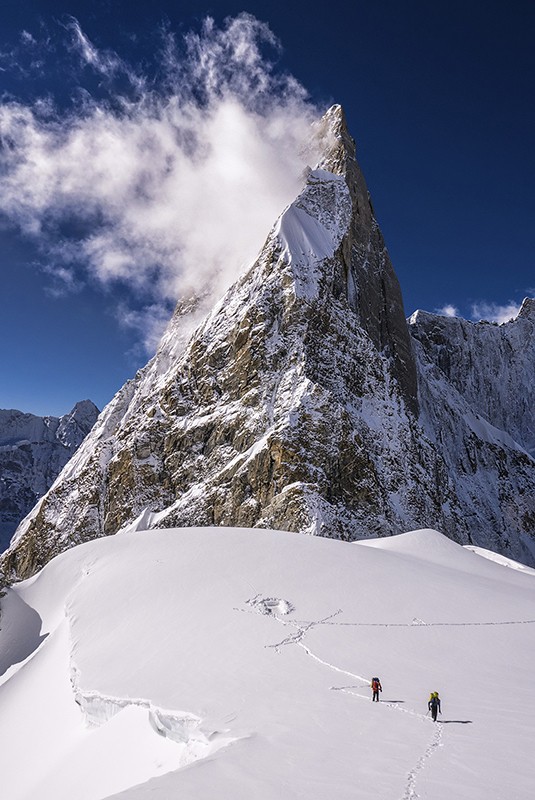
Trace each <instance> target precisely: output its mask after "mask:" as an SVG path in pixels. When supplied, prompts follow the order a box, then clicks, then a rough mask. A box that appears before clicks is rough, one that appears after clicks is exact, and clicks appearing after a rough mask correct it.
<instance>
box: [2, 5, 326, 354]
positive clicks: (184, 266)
mask: <svg viewBox="0 0 535 800" xmlns="http://www.w3.org/2000/svg"><path fill="white" fill-rule="evenodd" d="M66 27H67V30H68V33H69V36H70V43H69V48H70V50H71V52H75V53H76V54H77V56H78V57H79V59H80V60H81V62H82V64H85V65H86V67H89V68H90V69H92V70H93V71H94V72H95V74H97V75H99V76H104V77H105V78H107V79H110V81H111V79H113V77H114V76H116V75H117V74H119V73H120V74H121V75H122V76H123V77H124V76H126V77H127V79H128V89H129V93H123V94H115V95H114V96H110V97H107V98H106V100H102V99H98V100H97V99H95V98H94V97H93V96H91V95H90V94H88V93H87V92H85V93H83V94H80V98H79V101H78V103H77V105H76V106H75V108H74V110H73V109H71V110H69V111H68V112H64V113H60V112H58V111H55V110H54V105H53V103H51V102H50V100H49V99H48V100H47V99H42V100H40V101H38V102H37V103H34V104H33V105H31V106H30V105H28V104H24V103H22V102H20V101H15V100H10V101H5V102H3V103H2V104H0V143H1V146H0V170H1V173H2V176H3V177H2V184H3V185H2V193H1V195H0V213H2V214H3V215H4V216H5V217H7V218H8V219H9V220H10V221H11V222H13V223H15V224H16V225H18V226H19V228H20V229H21V230H22V231H23V232H24V233H25V234H26V235H28V236H31V237H33V238H34V239H35V241H37V242H38V244H39V246H40V247H41V248H42V251H43V253H44V254H46V255H48V257H49V260H50V263H53V264H54V265H57V267H48V269H49V271H52V272H54V271H55V272H56V277H57V278H58V280H61V281H62V283H63V285H64V286H65V287H66V288H68V287H69V285H70V284H72V285H76V286H78V285H79V281H80V272H81V271H82V273H83V274H85V275H86V278H88V279H90V280H93V281H96V282H97V283H99V284H101V285H102V286H107V287H110V286H113V285H114V284H115V283H117V282H119V283H121V284H123V285H124V286H127V287H128V288H129V290H130V291H131V292H132V293H133V295H135V296H136V307H138V308H139V300H140V298H142V299H143V306H144V310H143V309H142V311H141V312H139V310H138V311H137V312H136V313H135V314H134V313H131V314H129V313H128V312H127V311H125V310H124V309H123V310H122V311H121V315H122V317H123V319H125V320H126V321H127V322H128V324H131V325H135V324H136V321H138V322H139V325H140V327H141V328H143V329H146V328H147V325H146V320H147V317H150V319H151V320H154V321H156V322H155V325H152V324H151V325H149V326H148V328H149V330H150V333H149V335H148V336H147V337H146V343H147V346H148V347H149V349H150V348H152V347H153V346H154V338H155V335H154V331H155V329H158V330H159V329H160V328H161V319H162V316H163V315H164V314H167V313H168V308H169V302H170V301H171V300H172V301H176V300H177V299H179V298H181V297H183V296H187V295H189V294H191V293H195V292H206V291H207V287H210V291H211V292H212V296H213V297H215V296H216V295H218V294H220V293H221V292H222V291H223V289H224V288H226V287H227V286H228V285H229V284H230V283H231V282H232V280H234V279H235V278H236V277H237V276H238V275H239V273H240V271H241V270H242V269H243V268H244V266H245V265H247V263H249V262H250V261H251V260H252V259H253V258H254V257H255V255H256V253H257V252H258V250H259V249H260V247H261V245H262V244H263V241H264V239H265V237H266V235H267V233H268V231H269V227H270V226H271V224H272V223H273V222H274V221H275V218H276V217H277V216H278V214H279V213H280V212H281V211H282V209H283V208H284V206H285V205H286V204H287V203H288V202H289V201H290V200H291V199H293V197H294V195H295V194H296V192H297V191H298V189H299V185H300V176H301V174H302V171H303V169H304V167H305V166H306V164H307V163H309V162H310V161H312V162H313V161H314V159H315V156H314V155H313V154H311V153H310V152H307V150H306V147H307V144H308V145H309V146H310V140H311V123H312V121H313V120H314V119H316V118H317V111H316V110H315V109H314V108H312V107H311V106H310V104H308V103H307V100H306V97H305V92H304V90H303V88H302V87H301V86H300V85H299V84H298V83H297V81H295V79H293V78H292V77H291V76H284V75H282V76H281V75H279V74H277V73H276V72H275V70H274V68H273V67H272V65H271V64H270V62H269V61H268V60H267V59H266V58H265V57H264V55H263V52H264V49H265V47H266V46H269V47H271V48H272V49H273V48H275V50H276V49H277V48H278V43H277V41H276V39H275V38H274V36H273V34H272V33H271V31H270V30H269V28H268V27H267V26H266V25H264V24H263V23H260V22H258V21H257V20H256V19H255V18H253V17H252V16H251V15H249V14H245V13H244V14H240V15H239V16H238V17H236V18H235V19H230V20H227V22H226V23H225V26H224V27H223V28H221V29H218V28H216V26H215V25H214V23H213V21H212V20H210V19H208V20H206V21H205V23H204V24H203V27H202V31H201V32H200V33H198V34H193V33H190V34H188V35H187V36H186V37H185V42H184V43H178V44H177V42H176V41H175V38H174V37H173V36H172V35H171V34H169V33H168V32H166V33H164V47H163V50H162V53H161V69H165V74H164V75H163V77H162V76H161V75H160V77H159V81H158V83H156V82H153V83H152V84H150V83H149V81H148V79H147V77H146V76H144V75H142V74H141V73H139V72H138V71H136V70H135V69H134V68H133V67H131V66H129V65H128V64H126V63H125V62H124V61H123V60H122V59H121V58H120V57H119V56H117V55H116V54H115V53H112V52H109V51H106V52H105V53H102V52H100V51H99V50H98V49H97V48H96V47H95V45H94V44H92V43H91V42H90V41H89V39H88V37H87V36H86V35H85V34H84V33H83V31H82V30H81V28H80V26H79V24H78V22H77V21H76V20H72V21H71V22H70V23H69V24H68V25H67V26H66Z"/></svg>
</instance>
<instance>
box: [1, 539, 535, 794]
mask: <svg viewBox="0 0 535 800" xmlns="http://www.w3.org/2000/svg"><path fill="white" fill-rule="evenodd" d="M482 556H484V557H482ZM1 603H2V618H1V630H0V674H1V677H0V704H1V708H2V714H1V715H0V734H1V737H2V743H3V746H2V748H0V775H1V778H2V796H3V797H6V798H9V800H30V799H31V800H73V798H75V799H76V800H104V798H111V797H116V798H119V797H120V798H122V800H144V799H145V798H151V800H168V798H170V797H181V798H195V800H213V798H214V797H221V798H232V800H241V799H242V798H243V800H245V799H246V798H247V800H251V798H255V800H275V798H277V800H279V798H285V800H291V799H292V798H295V799H296V800H297V798H299V799H300V800H301V799H302V798H307V800H327V798H329V799H330V798H337V800H344V798H348V800H349V798H352V800H354V798H363V799H364V798H366V800H371V799H372V798H373V800H414V798H432V799H433V800H451V798H452V797H455V798H456V800H463V799H464V800H479V799H480V800H492V799H493V798H494V799H495V800H498V798H508V800H509V799H510V800H513V798H514V799H515V800H516V799H517V798H518V799H520V798H528V797H530V796H532V791H533V782H534V778H535V768H534V766H533V758H532V748H533V741H534V737H535V694H534V692H533V689H532V686H533V676H532V665H533V657H534V655H535V639H534V633H535V575H534V573H533V571H532V570H529V569H522V565H520V564H515V562H512V561H511V560H509V559H503V558H498V559H497V558H496V557H495V556H494V555H493V554H489V553H487V552H486V551H482V550H480V549H479V548H478V549H477V550H476V552H473V551H471V550H470V549H468V548H463V547H461V546H460V545H458V544H455V543H454V542H452V541H451V540H449V539H447V538H445V537H444V536H442V535H441V534H439V533H437V532H435V531H432V530H421V531H415V532H412V533H407V534H402V535H399V536H394V537H391V538H383V539H377V540H366V541H362V542H354V543H347V542H342V541H337V540H329V539H324V538H320V537H309V536H303V535H301V534H291V533H284V532H280V531H278V532H277V531H269V530H248V529H232V528H226V529H225V528H223V529H221V528H220V529H214V528H205V529H200V528H190V529H174V530H157V531H148V532H147V531H141V532H140V531H135V530H133V529H131V530H130V531H127V532H123V534H122V535H121V536H114V537H106V538H104V539H99V540H95V541H92V542H89V543H87V544H84V545H80V546H78V547H75V548H73V549H71V550H69V551H67V552H65V553H63V554H62V555H60V556H58V557H56V558H55V559H53V560H52V561H51V562H50V563H49V564H48V565H47V566H46V567H45V568H44V569H43V570H42V571H41V572H40V573H38V574H37V575H36V576H34V577H33V578H30V579H28V580H27V581H24V582H22V583H20V584H17V585H16V586H15V587H13V588H12V589H10V590H8V592H7V595H6V596H5V597H4V598H3V599H2V601H1ZM374 675H378V676H379V677H380V678H381V681H382V686H383V693H382V695H381V702H380V703H379V704H376V703H374V704H372V703H371V702H370V699H371V692H370V688H369V683H370V680H371V677H372V676H374ZM431 691H438V692H440V695H441V699H442V716H439V722H437V723H433V722H432V720H431V719H430V718H429V716H428V715H427V713H426V712H427V699H428V697H429V693H430V692H431Z"/></svg>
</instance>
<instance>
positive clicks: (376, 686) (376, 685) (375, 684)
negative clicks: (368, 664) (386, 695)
mask: <svg viewBox="0 0 535 800" xmlns="http://www.w3.org/2000/svg"><path fill="white" fill-rule="evenodd" d="M379 684H380V680H379V678H372V689H373V691H374V692H377V691H378V690H379Z"/></svg>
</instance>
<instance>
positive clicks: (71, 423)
mask: <svg viewBox="0 0 535 800" xmlns="http://www.w3.org/2000/svg"><path fill="white" fill-rule="evenodd" d="M97 416H98V409H97V407H96V406H95V405H94V404H93V403H92V402H91V401H90V400H84V401H82V402H80V403H77V404H76V405H75V407H74V408H73V409H72V411H70V412H69V413H68V414H65V415H64V416H62V417H37V416H35V415H33V414H24V413H23V412H22V411H15V410H13V409H11V410H0V476H1V479H0V550H4V548H5V547H7V545H8V543H9V539H10V538H11V536H12V535H13V534H14V532H15V530H16V528H17V525H18V524H19V522H20V521H21V520H22V518H23V517H25V516H26V514H28V512H29V511H31V509H32V508H33V506H34V505H35V503H36V501H37V500H38V499H39V497H41V496H42V495H44V494H45V492H46V491H47V490H48V489H49V488H50V487H51V485H52V483H53V482H54V481H55V479H56V478H57V476H58V475H59V473H60V472H61V470H62V469H63V467H64V466H65V464H66V463H67V461H68V460H69V458H70V457H71V456H72V455H73V453H74V452H75V450H76V449H77V447H78V446H79V445H80V442H81V441H82V440H83V439H84V438H85V436H87V434H88V433H89V431H90V430H91V428H92V427H93V424H94V423H95V420H96V418H97Z"/></svg>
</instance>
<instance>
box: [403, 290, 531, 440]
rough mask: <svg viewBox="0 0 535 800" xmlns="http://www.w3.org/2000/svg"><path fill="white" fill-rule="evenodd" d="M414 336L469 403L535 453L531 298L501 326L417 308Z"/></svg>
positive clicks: (413, 326) (412, 319)
mask: <svg viewBox="0 0 535 800" xmlns="http://www.w3.org/2000/svg"><path fill="white" fill-rule="evenodd" d="M409 323H410V325H409V329H410V333H411V335H412V337H413V338H414V340H415V341H417V342H418V343H419V344H420V345H421V351H422V352H423V353H425V355H426V357H427V358H428V359H429V360H430V361H431V362H432V363H434V364H436V366H437V367H438V369H439V370H440V372H441V374H442V375H443V377H444V380H445V381H447V383H448V384H451V385H452V386H453V387H454V388H455V389H456V390H457V391H458V392H459V394H460V395H461V396H462V397H463V399H464V400H465V401H466V402H467V403H468V405H469V406H470V407H471V409H472V411H473V412H474V413H477V414H480V415H481V416H482V417H484V418H485V419H486V420H487V421H488V422H490V423H491V425H493V426H494V427H496V428H500V429H501V430H503V431H506V432H507V433H508V434H509V435H510V436H511V437H512V438H513V439H514V440H515V441H516V442H518V444H519V445H521V446H522V447H523V448H524V449H525V450H527V451H528V453H531V454H532V455H535V381H534V374H535V300H533V299H531V298H526V299H525V300H524V302H523V303H522V307H521V309H520V311H519V314H518V316H517V318H516V319H514V320H511V321H510V322H507V323H505V324H503V325H496V324H491V323H489V322H478V323H473V322H467V321H466V320H464V319H458V318H450V317H440V316H437V315H435V314H429V313H426V312H422V311H417V312H416V313H415V314H413V316H412V317H411V318H410V320H409Z"/></svg>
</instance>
